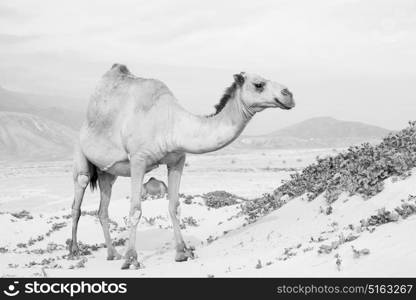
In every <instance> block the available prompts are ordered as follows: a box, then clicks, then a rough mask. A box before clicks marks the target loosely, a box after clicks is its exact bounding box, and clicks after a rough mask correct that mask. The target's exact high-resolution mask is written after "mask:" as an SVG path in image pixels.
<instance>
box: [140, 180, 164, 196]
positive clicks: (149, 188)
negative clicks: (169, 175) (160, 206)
mask: <svg viewBox="0 0 416 300" xmlns="http://www.w3.org/2000/svg"><path fill="white" fill-rule="evenodd" d="M167 193H168V187H167V186H166V184H165V183H164V182H163V181H161V180H157V179H156V178H154V177H151V178H150V179H149V180H148V181H147V182H146V183H145V184H144V185H143V191H142V196H147V195H149V196H156V197H161V196H165V195H166V194H167Z"/></svg>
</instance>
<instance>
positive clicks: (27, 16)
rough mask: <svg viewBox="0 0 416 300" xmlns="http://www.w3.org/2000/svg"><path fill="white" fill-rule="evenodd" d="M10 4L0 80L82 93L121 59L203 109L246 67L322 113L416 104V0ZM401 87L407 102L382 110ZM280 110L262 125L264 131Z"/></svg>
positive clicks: (366, 114) (304, 112) (300, 113)
mask: <svg viewBox="0 0 416 300" xmlns="http://www.w3.org/2000/svg"><path fill="white" fill-rule="evenodd" d="M3 3H5V4H3V5H1V6H0V44H1V47H0V55H1V57H2V61H1V62H0V84H2V83H3V84H6V85H9V86H13V87H16V88H19V87H20V88H21V89H26V90H28V89H29V90H30V89H31V88H33V89H36V91H37V92H42V91H45V92H51V91H53V92H55V93H57V92H59V91H62V92H63V93H76V94H77V95H84V94H86V93H87V92H88V91H89V90H90V89H92V87H93V84H94V82H95V81H96V80H97V79H98V78H99V76H100V75H101V74H102V73H103V72H104V71H105V70H106V69H107V68H109V66H111V64H112V63H114V62H122V63H126V64H128V66H129V67H130V66H131V67H130V68H131V69H132V71H134V72H135V73H136V74H138V75H143V76H151V77H156V78H160V79H162V80H165V81H166V82H167V83H168V84H169V86H171V87H172V89H173V90H174V91H175V94H178V97H180V99H183V101H184V103H185V105H189V107H191V108H193V109H196V110H197V112H201V113H202V112H203V111H206V109H207V108H210V106H212V105H213V104H214V103H215V102H216V101H217V98H218V97H219V96H220V93H221V91H222V90H223V89H224V88H225V87H226V85H227V84H229V80H230V78H231V77H230V76H231V74H232V73H233V72H238V71H249V72H254V73H261V74H262V75H264V76H265V77H267V78H273V79H276V80H278V81H281V82H282V83H283V84H286V85H288V86H289V87H290V88H291V89H293V90H294V92H295V95H296V97H297V99H298V101H299V105H298V108H297V109H296V111H293V112H291V114H290V118H292V117H293V118H295V119H296V118H298V119H302V118H305V117H308V116H313V115H314V116H318V115H319V114H323V113H324V114H327V115H331V114H333V115H334V116H337V114H338V117H344V118H345V119H348V118H351V119H355V120H363V121H366V120H365V118H368V119H369V120H370V119H372V120H375V121H376V122H378V123H379V124H380V122H382V119H383V118H387V117H388V118H389V119H391V120H395V121H390V122H391V123H394V122H396V123H397V124H398V123H400V122H401V119H400V117H401V116H405V115H406V116H408V115H410V112H411V110H409V109H408V107H409V105H411V104H410V103H412V102H411V99H410V98H411V95H413V90H414V88H413V85H412V82H414V81H415V80H416V58H415V53H416V2H415V1H414V0H410V1H407V0H396V1H395V0H379V1H377V5H375V4H374V2H373V1H355V0H354V1H351V0H321V1H307V0H290V1H289V0H280V1H278V0H270V1H269V0H262V1H252V0H250V1H249V0H238V1H237V0H234V1H231V0H230V1H223V0H210V1H193V0H176V1H174V2H173V1H168V0H154V1H138V0H125V1H104V0H91V1H83V0H72V1H56V0H43V1H41V2H38V1H30V0H13V1H10V0H4V1H3ZM23 16H24V17H23ZM56 74H59V76H56ZM1 81H3V82H1ZM207 83H208V84H207ZM394 86H400V90H399V91H398V89H397V88H396V89H395V88H394ZM394 93H396V94H397V97H395V107H396V108H397V111H395V112H394V113H393V112H391V113H389V114H388V116H386V115H382V114H381V115H380V114H378V115H376V114H373V113H372V108H374V107H379V106H381V107H383V108H385V106H383V105H384V104H383V105H381V104H380V103H381V102H383V100H384V101H387V100H388V98H391V97H392V95H394ZM412 101H413V100H412ZM347 104H348V105H347ZM345 106H347V107H345ZM400 107H407V109H406V111H405V112H403V111H401V110H400ZM340 108H342V109H340ZM361 108H362V109H361ZM387 111H388V109H387V110H386V112H387ZM343 114H345V116H343ZM272 115H273V114H268V113H265V114H264V117H262V118H261V119H259V121H254V122H253V124H254V125H252V126H254V127H255V128H259V129H261V128H262V126H264V125H267V122H270V120H271V119H272ZM288 116H289V115H287V116H286V115H284V116H282V119H281V120H280V119H279V120H280V121H276V122H284V121H285V118H289V117H288ZM403 118H404V117H403ZM260 120H266V121H267V122H266V121H264V122H265V123H262V122H263V121H260ZM293 122H294V120H293ZM380 125H383V124H380Z"/></svg>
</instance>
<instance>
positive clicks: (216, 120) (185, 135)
mask: <svg viewBox="0 0 416 300" xmlns="http://www.w3.org/2000/svg"><path fill="white" fill-rule="evenodd" d="M239 94H240V93H239V92H238V91H237V92H236V93H235V95H234V96H233V98H231V99H229V100H228V102H227V104H226V105H225V107H224V108H223V109H222V110H221V111H220V112H219V113H218V114H216V115H214V116H209V117H204V116H195V115H191V114H187V115H186V116H184V118H183V119H182V120H178V123H177V124H176V126H175V128H176V130H175V133H174V135H175V139H176V142H177V145H178V148H179V149H180V150H182V151H185V152H188V153H206V152H212V151H215V150H218V149H221V148H223V147H225V146H227V145H228V144H229V143H231V142H232V141H234V140H235V139H236V138H237V137H238V136H239V135H240V134H241V132H242V131H243V129H244V127H245V126H246V125H247V123H248V121H250V119H251V117H252V116H253V115H254V112H253V111H251V110H250V109H249V108H247V107H246V106H245V105H244V104H243V103H242V101H240V100H239Z"/></svg>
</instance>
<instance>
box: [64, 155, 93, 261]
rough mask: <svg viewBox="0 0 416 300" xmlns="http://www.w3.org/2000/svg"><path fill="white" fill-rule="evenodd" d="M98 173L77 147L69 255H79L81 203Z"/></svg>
mask: <svg viewBox="0 0 416 300" xmlns="http://www.w3.org/2000/svg"><path fill="white" fill-rule="evenodd" d="M95 175H96V169H95V167H94V166H93V165H92V164H91V163H89V162H88V160H87V158H86V157H85V156H84V154H83V153H82V151H81V149H80V148H79V147H76V149H75V155H74V171H73V179H74V201H73V203H72V240H71V244H70V245H69V255H70V257H72V256H77V255H79V248H78V243H77V229H78V221H79V217H80V215H81V203H82V199H83V198H84V193H85V189H86V187H87V186H88V183H90V181H91V180H92V181H94V178H95Z"/></svg>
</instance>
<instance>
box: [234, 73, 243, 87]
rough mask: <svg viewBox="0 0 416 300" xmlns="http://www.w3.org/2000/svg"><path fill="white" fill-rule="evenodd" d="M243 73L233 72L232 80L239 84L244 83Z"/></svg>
mask: <svg viewBox="0 0 416 300" xmlns="http://www.w3.org/2000/svg"><path fill="white" fill-rule="evenodd" d="M244 80H245V77H244V73H243V72H241V73H240V74H234V81H235V82H236V83H237V84H238V85H239V86H242V85H243V84H244Z"/></svg>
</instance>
